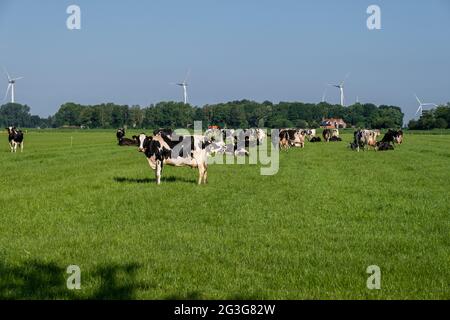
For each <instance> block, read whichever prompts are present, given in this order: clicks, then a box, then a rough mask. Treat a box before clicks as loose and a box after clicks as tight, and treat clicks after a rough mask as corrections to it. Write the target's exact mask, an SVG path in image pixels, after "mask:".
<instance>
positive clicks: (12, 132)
mask: <svg viewBox="0 0 450 320" xmlns="http://www.w3.org/2000/svg"><path fill="white" fill-rule="evenodd" d="M5 129H6V130H8V141H9V147H10V148H11V152H17V147H18V146H20V152H23V132H22V131H21V130H17V128H16V127H8V128H5Z"/></svg>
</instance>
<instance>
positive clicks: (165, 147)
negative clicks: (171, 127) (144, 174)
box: [139, 131, 210, 185]
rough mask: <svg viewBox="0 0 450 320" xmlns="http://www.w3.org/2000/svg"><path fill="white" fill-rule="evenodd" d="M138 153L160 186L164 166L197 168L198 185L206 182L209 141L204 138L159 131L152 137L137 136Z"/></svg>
mask: <svg viewBox="0 0 450 320" xmlns="http://www.w3.org/2000/svg"><path fill="white" fill-rule="evenodd" d="M139 141H140V144H139V151H140V152H143V153H144V154H145V156H146V157H147V161H148V164H149V165H150V167H151V168H152V169H153V170H154V171H155V175H156V183H157V184H158V185H159V184H161V175H162V170H163V167H164V165H169V166H174V167H191V168H198V171H199V179H198V184H206V183H207V182H208V151H207V146H208V145H209V143H210V141H209V140H208V139H207V138H206V137H204V136H198V135H193V136H177V135H175V134H170V135H169V134H167V133H166V132H163V131H160V132H158V133H157V134H156V135H155V136H153V137H148V136H146V135H145V134H141V135H140V136H139Z"/></svg>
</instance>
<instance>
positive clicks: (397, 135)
mask: <svg viewBox="0 0 450 320" xmlns="http://www.w3.org/2000/svg"><path fill="white" fill-rule="evenodd" d="M381 142H387V143H393V144H395V143H398V144H402V143H403V131H402V130H392V129H389V130H388V132H386V134H385V135H384V137H383V139H382V140H381Z"/></svg>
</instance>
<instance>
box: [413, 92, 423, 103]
mask: <svg viewBox="0 0 450 320" xmlns="http://www.w3.org/2000/svg"><path fill="white" fill-rule="evenodd" d="M414 96H415V97H416V100H417V102H419V104H420V105H422V102H421V101H420V99H419V97H418V96H417V94H415V95H414Z"/></svg>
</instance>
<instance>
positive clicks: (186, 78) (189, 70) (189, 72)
mask: <svg viewBox="0 0 450 320" xmlns="http://www.w3.org/2000/svg"><path fill="white" fill-rule="evenodd" d="M190 75H191V68H189V69H188V71H187V73H186V77H185V78H184V81H183V83H186V82H187V81H188V79H189V76H190Z"/></svg>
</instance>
